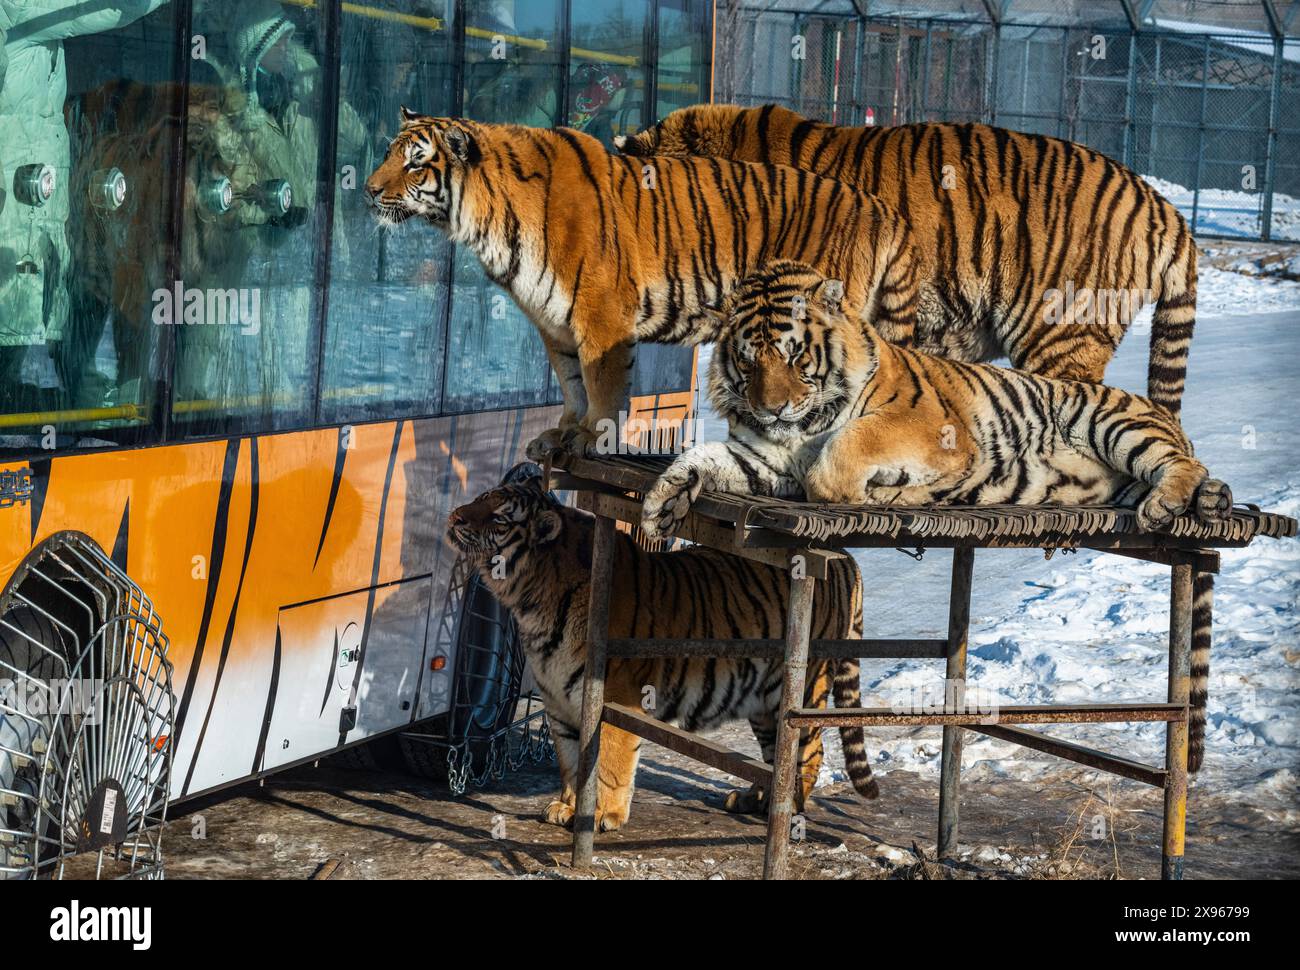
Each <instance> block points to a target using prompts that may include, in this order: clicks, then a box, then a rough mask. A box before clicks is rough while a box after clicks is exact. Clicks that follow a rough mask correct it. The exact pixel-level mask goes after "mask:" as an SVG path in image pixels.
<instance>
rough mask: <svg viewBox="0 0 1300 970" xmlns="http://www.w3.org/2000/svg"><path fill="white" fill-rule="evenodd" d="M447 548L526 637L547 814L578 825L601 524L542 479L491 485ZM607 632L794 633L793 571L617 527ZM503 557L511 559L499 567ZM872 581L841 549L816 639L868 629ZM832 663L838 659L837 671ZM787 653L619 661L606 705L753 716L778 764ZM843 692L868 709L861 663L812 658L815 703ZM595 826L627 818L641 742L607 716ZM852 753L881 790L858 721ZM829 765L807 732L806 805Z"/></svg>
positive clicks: (802, 768)
mask: <svg viewBox="0 0 1300 970" xmlns="http://www.w3.org/2000/svg"><path fill="white" fill-rule="evenodd" d="M447 526H448V528H447V531H448V536H449V538H450V540H451V543H452V544H453V545H454V546H455V547H456V548H457V549H459V550H460V551H461V552H462V553H464V554H465V555H468V556H470V557H472V559H473V562H474V564H475V565H476V566H477V567H478V569H479V575H480V576H481V577H482V580H483V582H484V583H485V584H486V585H487V587H488V588H489V589H490V590H491V591H492V593H493V594H494V595H495V596H496V597H497V599H498V600H499V601H500V602H501V603H502V604H503V605H504V606H505V607H507V608H508V609H509V610H510V612H511V614H512V615H513V616H514V619H515V624H516V626H517V627H518V630H519V638H520V642H521V643H522V644H523V647H524V651H525V653H526V654H527V656H528V661H529V664H530V665H531V667H532V671H533V675H534V677H535V678H536V681H537V685H538V687H539V689H540V690H541V694H542V698H543V701H544V702H545V705H546V716H547V718H548V719H549V720H550V723H551V731H552V734H553V736H554V738H555V751H556V754H557V755H558V758H559V762H560V775H561V780H562V785H563V787H562V790H561V793H560V796H559V798H557V799H556V800H555V801H553V802H551V803H550V805H548V806H547V808H546V813H545V817H546V820H547V821H548V822H551V823H553V824H557V825H565V824H568V823H569V821H570V820H571V819H572V817H573V813H574V793H575V785H574V780H575V775H576V773H577V761H578V724H579V723H580V720H581V712H582V678H583V672H584V664H585V660H586V640H587V606H588V601H589V594H590V577H591V555H592V544H593V540H594V520H593V519H592V518H591V516H589V515H586V514H584V513H581V512H577V511H575V510H573V509H569V508H566V507H564V506H562V505H560V504H559V503H558V502H556V501H555V500H554V499H553V498H551V497H550V496H548V495H547V494H546V493H545V492H543V491H542V487H541V479H540V478H532V479H529V480H527V481H524V482H520V483H518V484H510V485H502V486H500V487H498V488H495V489H492V490H491V491H488V492H485V493H483V494H482V495H480V496H479V497H478V498H476V499H475V500H474V501H473V502H470V503H469V504H468V505H463V506H461V507H460V508H458V509H456V510H455V511H453V512H452V513H451V515H450V516H449V517H448V519H447ZM615 542H616V546H615V552H614V570H613V590H612V595H611V597H610V618H609V632H610V635H611V636H612V637H668V638H675V639H676V638H707V639H737V638H741V639H744V638H757V639H772V638H781V637H783V636H784V635H785V621H786V593H787V590H788V588H789V576H788V574H787V573H786V572H785V571H784V570H781V569H777V568H775V567H773V566H765V565H761V564H759V563H755V562H751V561H749V560H746V559H741V558H738V557H735V556H728V555H725V554H723V553H721V552H717V551H716V550H712V549H705V548H703V547H698V546H697V547H691V548H688V549H685V550H681V551H676V552H646V551H645V550H643V549H641V548H639V547H638V546H637V545H636V544H635V543H634V542H633V541H632V539H631V538H630V537H628V536H627V535H624V534H623V533H621V532H619V533H615ZM498 565H502V566H504V568H497V566H498ZM861 594H862V590H861V582H860V579H859V576H858V570H857V567H856V566H855V565H854V563H853V560H852V559H849V558H848V557H844V558H842V559H839V560H837V561H835V562H834V563H832V570H831V573H830V575H829V576H828V578H827V579H826V580H824V581H822V582H820V583H818V585H817V594H816V599H815V600H814V604H813V606H814V613H813V620H812V636H813V637H816V638H823V639H856V638H858V637H860V636H861V634H862V595H861ZM832 667H833V668H834V669H833V670H832ZM782 669H783V662H782V661H781V660H780V659H771V660H747V659H718V658H709V657H692V658H689V659H663V658H661V659H654V660H649V659H619V658H611V659H610V660H609V665H608V668H607V671H606V678H605V697H606V700H608V701H611V702H615V703H620V704H628V705H634V706H638V707H639V706H642V705H643V703H644V701H645V698H646V696H647V694H646V692H645V689H646V688H647V687H649V688H653V691H654V695H653V696H654V709H653V710H651V711H650V713H652V714H653V715H654V716H655V717H657V718H659V719H661V720H665V721H673V722H676V723H679V724H680V725H681V726H682V727H683V728H685V729H686V730H688V731H696V730H700V729H702V728H707V727H712V726H714V725H717V724H721V723H723V722H724V721H727V720H732V719H736V718H742V717H743V718H747V719H748V720H749V723H750V726H751V727H752V728H753V730H754V735H755V737H756V738H757V739H758V742H759V745H760V746H761V748H762V751H763V760H764V761H766V762H768V763H769V764H771V763H772V756H773V751H774V748H775V742H776V719H777V712H778V710H779V708H780V700H781V678H782ZM832 690H833V692H834V696H835V704H836V706H837V707H858V706H861V697H860V687H859V683H858V662H857V661H856V660H839V661H834V662H829V661H813V662H812V663H811V664H810V665H809V672H808V688H807V692H806V694H805V705H806V706H808V707H825V706H826V701H827V695H828V693H830V692H831V691H832ZM600 731H601V733H600V771H599V773H598V774H599V794H598V797H597V802H596V826H597V830H598V831H609V830H612V829H616V828H619V827H620V826H621V825H623V824H624V823H625V822H626V821H627V818H628V812H629V810H630V809H631V804H632V790H633V787H634V784H635V781H636V767H637V760H638V758H639V756H640V751H641V739H640V738H638V737H637V736H636V735H633V734H629V733H627V732H626V731H621V730H619V729H618V728H615V727H612V726H610V725H608V724H605V725H602V726H601V729H600ZM840 734H841V737H842V739H843V742H844V762H845V768H846V770H847V772H848V775H849V778H850V780H851V781H852V782H853V787H854V788H856V789H857V790H858V792H860V793H861V794H862V795H863V796H865V797H867V798H875V797H876V794H877V787H876V781H875V779H874V778H873V777H872V776H871V765H870V763H869V762H868V760H867V755H866V749H865V747H864V746H863V736H862V729H861V728H842V729H841V732H840ZM821 761H822V742H821V732H820V731H819V730H813V731H805V732H803V733H801V735H800V745H799V779H800V782H799V784H798V786H796V792H795V801H796V804H797V806H799V807H802V806H803V804H804V802H805V800H806V799H807V797H808V794H809V793H810V792H811V791H812V788H813V785H814V784H815V783H816V780H817V773H818V770H819V769H820V767H821ZM725 805H726V808H727V809H728V811H733V812H748V811H754V810H756V809H765V807H766V803H765V793H764V792H763V791H762V790H761V789H759V788H758V787H753V788H750V789H749V790H748V791H746V792H740V791H735V792H732V793H731V794H730V795H728V797H727V799H726V803H725Z"/></svg>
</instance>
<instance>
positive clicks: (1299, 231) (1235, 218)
mask: <svg viewBox="0 0 1300 970" xmlns="http://www.w3.org/2000/svg"><path fill="white" fill-rule="evenodd" d="M1142 178H1143V179H1144V180H1145V181H1146V182H1147V184H1148V185H1150V186H1151V187H1152V188H1153V189H1155V190H1156V191H1157V192H1159V193H1160V194H1161V195H1163V196H1164V197H1165V198H1166V199H1168V200H1169V201H1170V202H1172V203H1173V204H1174V205H1175V206H1177V208H1178V211H1179V212H1181V213H1182V214H1183V216H1184V217H1185V218H1186V219H1187V220H1188V221H1189V222H1190V221H1191V219H1192V207H1193V204H1195V207H1196V226H1195V227H1194V228H1195V231H1196V232H1197V233H1198V234H1200V233H1205V234H1206V235H1216V236H1247V237H1251V238H1256V237H1258V236H1259V235H1260V223H1261V222H1262V220H1263V213H1264V200H1263V197H1262V195H1261V193H1259V192H1239V191H1234V190H1232V189H1201V191H1200V195H1199V196H1197V194H1196V193H1195V192H1193V191H1192V190H1191V189H1189V188H1188V187H1187V186H1185V185H1179V184H1178V183H1176V182H1170V181H1168V180H1166V179H1162V178H1157V177H1156V176H1154V175H1143V176H1142ZM1272 221H1273V226H1272V229H1273V231H1272V237H1273V238H1274V239H1300V199H1296V198H1294V197H1293V196H1290V195H1284V194H1283V193H1281V192H1274V193H1273V220H1272Z"/></svg>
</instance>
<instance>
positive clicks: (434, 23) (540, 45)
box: [282, 0, 641, 67]
mask: <svg viewBox="0 0 1300 970" xmlns="http://www.w3.org/2000/svg"><path fill="white" fill-rule="evenodd" d="M282 2H284V3H289V4H293V5H294V6H295V7H305V8H308V9H312V8H314V7H315V6H316V0H282ZM343 12H344V13H350V14H355V15H356V16H358V17H369V18H371V19H372V20H387V21H389V22H392V23H399V24H407V25H408V26H411V27H422V28H424V29H425V30H445V29H446V25H445V24H444V23H443V21H441V20H439V19H438V18H437V17H417V16H416V15H415V14H409V13H396V12H394V11H392V10H380V9H379V8H378V7H367V6H365V5H364V4H360V3H345V4H343ZM465 34H466V36H468V37H478V38H480V39H482V40H495V39H496V38H498V37H500V38H501V39H502V40H504V41H506V42H508V43H511V44H516V45H518V46H519V47H528V48H531V49H533V50H538V51H544V50H548V49H549V48H550V44H549V43H548V42H547V41H545V40H542V39H541V38H539V37H521V36H519V35H518V34H503V33H501V32H500V31H494V30H486V29H484V28H483V27H469V26H467V27H466V28H465ZM569 53H570V54H571V55H572V56H574V57H579V58H582V59H583V60H585V61H605V62H608V63H610V64H624V65H626V66H628V67H635V66H636V65H638V64H640V63H641V61H640V59H639V58H636V57H633V56H632V55H631V54H613V53H609V52H607V51H596V50H590V49H588V48H586V47H570V48H569Z"/></svg>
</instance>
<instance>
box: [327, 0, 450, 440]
mask: <svg viewBox="0 0 1300 970" xmlns="http://www.w3.org/2000/svg"><path fill="white" fill-rule="evenodd" d="M454 6H455V4H454V2H452V0H430V2H425V3H411V2H409V0H368V2H366V3H364V4H361V3H357V4H347V5H345V6H344V7H343V20H342V36H341V45H340V48H341V52H340V70H341V78H340V93H339V117H338V126H339V141H338V153H337V163H336V165H335V166H334V169H335V173H334V174H335V177H336V178H337V179H338V181H339V192H338V195H337V201H336V203H335V209H334V236H333V251H332V253H331V257H330V291H329V307H328V316H327V318H326V325H325V343H324V358H323V377H322V382H321V402H320V408H321V412H320V413H321V418H322V419H323V420H324V421H327V422H335V421H352V420H366V419H368V418H389V417H404V416H409V415H418V414H435V413H437V411H438V410H439V408H440V405H441V400H440V398H441V391H442V363H443V354H444V343H445V334H444V329H443V319H444V316H445V313H446V300H447V296H448V290H449V288H448V286H447V285H446V282H447V271H448V267H447V262H448V250H449V248H450V247H449V244H448V243H447V241H446V237H445V236H444V235H443V234H442V233H440V232H438V231H436V230H435V229H433V228H432V227H430V226H427V225H425V224H423V223H422V222H419V221H418V220H416V221H412V222H408V223H406V224H405V225H403V226H402V227H401V229H400V230H399V231H396V232H392V231H386V230H385V229H384V227H382V226H381V225H380V224H379V223H378V221H377V220H376V219H375V218H374V213H373V212H372V211H371V210H370V208H369V207H368V206H367V205H366V202H365V198H364V193H363V192H362V186H363V185H364V183H365V178H366V175H367V174H368V173H369V172H371V171H372V170H373V169H374V167H375V166H376V165H377V164H378V163H379V160H380V159H381V158H382V157H383V154H384V152H385V151H386V150H387V147H388V140H389V139H390V138H391V137H392V136H393V135H394V134H395V133H396V131H397V126H398V114H399V110H400V108H401V106H402V105H406V106H408V107H410V108H412V109H414V110H417V111H421V112H424V113H425V114H431V115H445V114H450V113H451V111H452V90H451V69H452V56H451V43H452V37H453V31H452V23H451V19H450V18H451V16H452V12H453V9H454ZM393 12H397V13H400V14H401V15H402V16H401V18H400V19H398V18H393V17H391V16H386V15H387V14H391V13H393Z"/></svg>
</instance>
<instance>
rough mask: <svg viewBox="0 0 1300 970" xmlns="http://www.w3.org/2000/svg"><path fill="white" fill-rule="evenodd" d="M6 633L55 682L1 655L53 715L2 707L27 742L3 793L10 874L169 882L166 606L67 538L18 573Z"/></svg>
mask: <svg viewBox="0 0 1300 970" xmlns="http://www.w3.org/2000/svg"><path fill="white" fill-rule="evenodd" d="M20 614H23V615H26V616H29V617H31V616H34V617H39V618H40V621H41V626H42V629H43V630H45V631H49V632H51V633H52V640H53V642H42V640H41V639H38V638H37V637H35V636H33V635H32V631H31V630H30V629H25V628H24V626H23V625H22V624H21V623H18V622H14V618H16V617H18V616H19V615H20ZM0 633H2V634H3V635H4V638H5V639H6V640H7V641H9V642H10V643H20V644H24V645H26V647H27V650H28V656H35V657H37V658H39V659H40V660H41V662H42V666H41V668H40V669H41V671H42V673H45V672H47V671H48V672H52V676H48V677H34V676H32V675H31V673H30V672H29V670H27V669H24V670H18V669H16V666H17V665H15V664H12V663H8V662H6V658H5V655H2V654H0V677H4V678H14V679H15V683H18V684H21V685H22V686H24V687H25V688H27V691H26V693H27V696H31V695H33V694H42V695H43V696H44V697H46V698H48V704H47V705H46V706H45V707H44V709H43V710H25V709H23V705H21V703H17V702H16V701H17V699H16V698H9V699H5V698H0V723H6V722H7V723H8V724H10V726H11V727H13V726H16V727H17V729H16V730H14V731H12V732H11V736H14V737H21V738H23V739H25V741H26V744H25V745H24V747H23V748H22V749H18V748H17V747H16V746H7V747H0V760H5V759H7V760H8V763H9V766H10V768H11V772H10V775H11V776H12V778H13V780H12V781H11V782H10V783H9V785H8V787H0V842H3V845H0V876H8V877H19V878H22V877H31V876H52V877H55V878H63V877H64V876H65V875H75V876H89V875H92V874H93V876H94V877H95V878H102V877H115V878H124V877H136V878H139V877H145V878H161V876H162V871H163V869H162V826H163V823H164V822H165V821H166V816H167V806H168V796H169V785H170V777H171V758H172V743H171V741H172V734H173V729H174V696H173V694H172V686H171V683H172V665H171V663H170V662H169V661H168V659H167V650H168V641H167V637H166V636H165V635H164V634H163V632H162V624H161V619H160V617H159V616H158V614H157V612H156V610H155V609H154V606H153V604H152V602H151V601H150V600H149V598H148V597H147V596H146V595H145V594H144V592H143V591H142V590H141V589H140V587H139V586H138V585H136V584H135V583H134V582H133V581H132V580H131V579H130V578H129V577H128V576H127V575H126V574H125V573H124V572H123V571H122V570H121V569H120V568H119V567H118V566H117V565H116V564H115V563H114V562H113V561H112V560H111V559H109V558H108V556H106V555H105V554H104V553H103V551H102V550H101V549H100V548H99V546H98V545H97V544H96V543H95V542H94V541H93V540H91V539H90V538H89V537H87V536H85V535H83V534H81V533H76V532H66V533H60V534H58V535H56V536H53V537H51V538H50V539H48V540H47V541H46V542H44V543H43V544H42V545H41V546H40V547H38V549H37V551H36V552H35V553H33V554H32V555H31V556H29V557H28V559H27V561H26V562H24V563H23V565H22V566H20V567H19V569H18V570H17V571H16V572H15V574H14V578H13V580H12V581H11V583H10V587H9V589H8V591H7V592H6V593H5V594H4V596H3V597H0ZM3 779H4V776H3V775H0V784H3ZM6 805H7V806H8V811H6V810H5V806H6ZM15 822H16V823H17V824H14V823H15ZM74 857H80V858H78V859H76V860H75V861H74ZM92 857H93V859H94V866H93V873H92V872H91V871H89V869H88V867H89V861H90V859H91V858H92ZM70 864H71V869H69V866H70Z"/></svg>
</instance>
